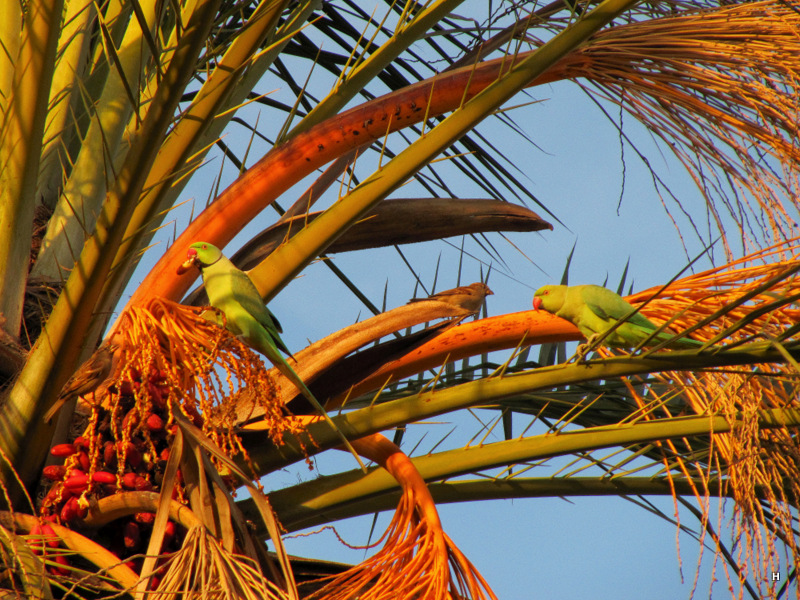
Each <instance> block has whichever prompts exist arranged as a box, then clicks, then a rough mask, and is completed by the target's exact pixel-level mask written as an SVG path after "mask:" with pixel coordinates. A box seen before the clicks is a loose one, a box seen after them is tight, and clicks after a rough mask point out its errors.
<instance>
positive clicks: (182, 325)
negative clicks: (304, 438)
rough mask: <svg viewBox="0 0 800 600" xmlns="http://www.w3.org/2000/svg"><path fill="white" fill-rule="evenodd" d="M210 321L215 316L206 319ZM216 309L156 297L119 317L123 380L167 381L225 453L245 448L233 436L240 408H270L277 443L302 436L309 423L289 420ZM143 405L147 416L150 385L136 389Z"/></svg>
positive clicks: (267, 415) (266, 411)
mask: <svg viewBox="0 0 800 600" xmlns="http://www.w3.org/2000/svg"><path fill="white" fill-rule="evenodd" d="M206 317H209V318H206ZM214 318H219V319H222V318H223V317H222V316H221V315H220V314H219V313H217V311H215V310H213V309H205V308H195V307H188V306H183V305H181V304H177V303H175V302H171V301H169V300H165V299H163V298H158V297H155V298H152V299H151V300H150V301H149V302H147V303H146V304H145V305H142V306H132V307H130V308H128V309H127V310H126V311H125V312H124V313H123V314H122V315H121V317H120V325H121V326H120V327H119V328H118V332H119V333H118V337H117V341H118V342H120V339H121V342H120V345H121V349H120V350H119V352H121V353H122V358H121V360H120V365H122V366H121V367H119V368H118V371H117V374H116V379H117V380H118V381H119V382H120V383H122V382H125V381H128V382H130V381H137V380H138V381H141V382H148V381H149V380H150V379H151V377H152V375H153V373H157V374H158V376H159V377H161V378H163V380H165V381H166V387H167V388H168V394H169V396H170V398H171V399H173V400H174V401H175V402H176V403H177V404H178V405H179V406H180V407H181V410H182V411H183V412H185V413H186V415H187V416H189V417H190V418H192V419H193V420H194V421H195V423H196V424H200V426H201V427H202V429H203V431H204V432H205V433H206V435H208V436H209V437H210V438H211V439H213V440H214V441H215V442H216V443H217V444H218V445H219V446H220V447H221V448H224V449H227V450H228V451H229V452H231V453H233V454H235V453H237V452H239V451H242V450H243V449H242V447H241V445H240V443H239V440H238V438H237V436H236V435H235V434H234V433H233V432H234V430H235V424H236V406H237V405H239V404H243V403H245V404H247V403H249V404H257V405H258V406H260V407H261V408H263V415H264V416H263V420H264V422H265V423H266V424H268V427H266V428H265V431H266V432H267V434H268V435H269V438H270V440H271V441H272V442H273V443H275V444H282V443H283V436H284V435H286V434H299V433H300V432H301V431H303V430H304V429H305V427H304V425H303V423H302V422H301V421H300V420H298V419H296V418H295V417H293V416H291V415H287V414H286V412H285V411H284V410H283V407H282V404H281V403H280V394H278V393H277V392H278V390H277V389H276V385H275V382H274V380H273V378H272V377H271V376H270V374H269V373H268V369H267V367H266V366H265V364H264V363H263V361H262V360H261V359H260V358H259V356H258V355H257V354H256V353H255V352H253V351H252V350H251V349H250V348H249V347H248V346H247V345H246V344H245V343H244V342H242V341H241V340H239V339H238V338H236V337H235V336H234V335H233V334H231V333H230V332H229V331H227V330H226V329H225V328H224V327H220V326H219V325H218V324H217V323H216V322H214V321H212V320H210V319H214ZM135 393H136V407H137V409H138V410H139V411H140V413H141V415H142V416H143V417H144V416H145V415H146V414H147V412H149V410H150V409H151V408H152V403H153V401H154V397H153V389H152V387H151V386H147V385H139V386H138V387H137V388H136V392H135ZM198 413H200V414H201V415H202V417H200V418H198Z"/></svg>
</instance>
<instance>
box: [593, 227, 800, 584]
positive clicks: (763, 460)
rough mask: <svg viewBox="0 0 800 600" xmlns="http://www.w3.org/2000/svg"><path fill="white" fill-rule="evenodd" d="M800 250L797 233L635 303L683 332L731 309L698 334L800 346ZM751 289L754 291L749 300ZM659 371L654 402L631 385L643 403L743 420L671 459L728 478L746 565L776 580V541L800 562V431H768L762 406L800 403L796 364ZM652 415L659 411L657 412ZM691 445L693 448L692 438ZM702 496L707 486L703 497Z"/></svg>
mask: <svg viewBox="0 0 800 600" xmlns="http://www.w3.org/2000/svg"><path fill="white" fill-rule="evenodd" d="M798 254H800V248H799V247H798V243H797V240H791V241H790V243H789V244H778V245H776V246H773V247H771V248H767V249H764V250H762V251H759V252H757V253H754V254H752V255H749V256H747V257H744V258H742V259H741V260H738V261H735V262H733V263H730V264H728V265H725V266H724V267H720V268H716V269H712V270H709V271H706V272H703V273H699V274H696V275H691V276H688V277H685V278H683V279H680V280H678V281H676V282H674V283H672V284H670V285H669V286H667V288H666V289H665V290H663V291H662V292H661V293H660V294H659V296H658V297H657V298H654V299H653V295H654V294H655V293H656V292H658V289H650V290H646V291H643V292H640V293H638V294H636V295H634V296H631V297H628V300H629V301H630V302H631V303H632V304H634V305H637V304H639V305H640V307H641V312H642V314H644V315H645V316H647V317H648V318H650V319H653V320H654V321H655V322H665V321H670V327H671V328H672V329H674V330H676V331H683V330H686V329H687V328H691V327H692V326H694V325H696V324H697V323H699V322H701V321H702V320H703V319H705V318H706V317H709V316H710V315H713V314H715V313H717V311H721V310H722V311H723V312H724V314H721V315H720V316H718V317H717V318H715V319H714V320H712V321H710V322H708V323H707V324H705V325H703V326H702V327H699V328H697V329H695V330H693V331H692V333H691V336H692V337H694V338H695V339H698V340H711V339H714V338H717V337H719V335H720V334H722V333H725V334H726V335H725V337H724V338H722V339H720V340H719V341H718V342H715V344H719V345H722V346H724V345H726V344H731V343H739V342H746V341H754V342H759V341H761V342H763V341H772V342H773V343H775V344H780V345H782V346H784V347H786V346H796V344H797V343H798V337H800V331H798V327H797V325H798V323H800V308H798V306H800V300H799V299H798V298H797V297H796V296H797V295H800V277H798V275H797V273H798V267H800V260H798ZM754 292H755V293H754ZM749 293H754V294H753V296H752V297H751V298H749V299H747V300H746V301H745V302H742V303H739V301H740V299H742V298H743V297H744V296H745V295H747V294H749ZM642 302H646V304H641V303H642ZM761 311H763V312H761ZM759 313H761V314H759ZM711 351H713V350H711ZM604 352H605V351H604ZM651 377H652V378H655V379H657V380H659V381H660V382H661V384H662V385H661V386H660V387H659V388H658V390H657V389H656V388H655V387H654V386H648V387H647V388H646V389H647V390H648V395H650V396H651V398H649V400H648V399H644V398H642V397H641V396H640V395H638V394H637V392H636V391H635V390H636V388H635V387H634V386H632V385H629V390H630V391H631V393H632V394H633V395H634V397H635V398H636V399H637V401H638V402H639V403H640V406H641V407H642V408H643V409H644V407H645V406H650V407H653V406H656V407H659V408H662V409H664V410H666V407H667V406H668V404H667V400H668V399H673V398H677V397H680V398H682V399H683V400H684V402H685V406H686V407H687V408H688V409H690V410H692V411H693V412H695V413H697V414H709V415H711V414H714V415H719V414H722V415H725V416H727V417H729V418H730V419H731V422H732V423H733V422H734V421H735V423H736V424H737V426H736V427H734V428H733V430H732V431H731V432H730V433H720V434H714V435H712V436H711V443H710V445H708V446H707V447H706V446H702V445H700V446H699V447H697V448H693V449H692V451H693V452H695V454H694V458H693V460H692V461H677V463H676V462H673V461H675V460H676V458H675V457H678V456H682V455H683V456H685V455H686V451H685V450H684V451H683V452H681V451H680V450H679V449H676V447H675V445H674V443H673V442H669V441H668V442H665V445H666V446H667V447H668V448H669V449H670V450H671V452H670V453H669V456H670V458H669V459H665V464H666V463H668V462H671V463H672V464H671V465H669V466H670V467H671V468H675V466H676V465H677V467H678V469H679V470H680V471H682V473H683V475H684V476H686V477H687V478H688V477H699V478H700V479H701V480H703V481H707V480H708V479H710V478H715V477H720V478H725V480H726V481H727V482H728V485H729V486H730V488H731V491H732V493H733V496H734V498H735V499H736V509H735V510H736V512H737V514H738V515H739V518H737V519H733V520H732V521H731V527H732V529H733V535H734V538H735V539H740V538H744V540H745V542H744V543H741V544H740V545H739V549H740V550H739V552H740V555H739V557H738V559H739V563H740V565H742V568H743V570H744V572H746V570H747V569H752V570H753V579H754V580H755V581H762V582H768V581H770V579H769V575H770V574H771V573H772V572H777V571H779V570H781V568H783V567H782V566H781V565H780V564H779V554H780V553H779V552H778V551H777V548H776V545H775V542H776V539H777V538H778V537H780V538H781V539H782V540H783V542H784V543H785V544H786V545H787V546H788V548H789V549H790V552H791V554H792V558H791V560H792V561H794V563H795V564H797V562H798V561H800V549H799V548H798V544H797V542H796V538H795V535H794V530H795V527H796V520H795V518H794V516H793V508H792V507H793V506H797V505H798V503H799V502H800V444H798V437H797V431H796V430H792V429H788V428H770V429H762V428H760V427H759V425H758V411H759V410H762V409H771V408H778V409H780V408H797V407H798V406H800V401H798V397H799V396H798V392H800V373H798V372H797V370H796V367H795V365H792V364H791V363H769V364H758V365H752V366H751V367H748V368H746V369H742V368H739V369H726V368H714V369H708V370H703V371H697V370H687V371H680V372H674V371H673V372H663V373H656V374H652V375H651ZM667 412H669V411H667ZM646 418H656V416H655V413H653V414H648V415H646ZM684 443H686V444H689V445H690V446H691V442H690V441H689V440H684ZM757 490H758V492H757ZM702 493H703V492H702V490H698V492H697V494H698V499H700V496H701V494H702ZM764 524H769V525H768V526H766V527H764V526H763V525H764ZM784 567H785V565H784ZM731 576H732V575H731ZM733 577H738V576H733Z"/></svg>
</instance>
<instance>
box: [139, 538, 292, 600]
mask: <svg viewBox="0 0 800 600" xmlns="http://www.w3.org/2000/svg"><path fill="white" fill-rule="evenodd" d="M151 595H152V596H153V597H156V598H159V599H160V600H170V599H173V598H174V599H177V598H188V597H194V596H195V595H196V596H198V597H202V598H208V599H209V600H264V599H267V600H282V599H284V598H289V596H288V595H287V594H286V593H285V592H284V591H282V590H281V589H279V588H278V587H276V586H275V585H274V584H272V583H271V582H270V581H268V580H267V579H266V578H265V577H264V575H263V574H262V573H261V570H260V569H259V568H258V565H256V564H254V563H252V562H251V561H250V560H248V559H247V558H245V557H243V556H240V555H237V554H234V553H232V552H229V551H227V550H225V549H224V548H223V547H222V545H221V544H220V543H219V540H217V539H216V538H214V537H213V536H212V535H210V534H209V533H208V531H207V530H206V529H205V528H204V527H193V528H192V529H190V530H189V532H188V533H187V534H186V539H185V540H184V543H183V547H182V548H181V549H180V550H179V551H178V552H176V553H175V555H174V556H173V557H172V558H171V559H170V561H169V563H168V566H167V569H166V572H165V573H164V576H163V578H162V579H161V582H160V584H159V586H158V590H157V592H155V593H152V594H151ZM148 597H150V596H148Z"/></svg>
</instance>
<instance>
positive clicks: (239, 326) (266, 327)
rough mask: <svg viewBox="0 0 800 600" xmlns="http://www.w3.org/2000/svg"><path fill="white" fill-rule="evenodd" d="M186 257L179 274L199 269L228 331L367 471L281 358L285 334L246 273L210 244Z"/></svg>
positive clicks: (194, 248) (192, 248) (194, 246)
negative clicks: (320, 419)
mask: <svg viewBox="0 0 800 600" xmlns="http://www.w3.org/2000/svg"><path fill="white" fill-rule="evenodd" d="M187 255H188V257H189V258H188V260H186V262H184V263H183V264H182V265H181V266H180V267H179V268H178V274H179V275H180V274H183V273H185V272H186V271H188V270H189V269H190V268H191V267H197V268H198V269H200V273H201V274H202V276H203V284H204V285H205V288H206V293H207V294H208V300H209V302H211V306H213V307H214V308H217V309H219V310H221V311H222V312H223V313H224V314H225V320H226V322H227V328H228V330H230V332H231V333H233V334H234V335H237V336H239V337H240V338H242V339H243V340H244V341H245V342H247V344H249V345H250V346H251V347H252V348H254V349H256V350H257V351H259V352H260V353H261V354H263V355H264V356H266V357H267V358H268V359H269V361H270V362H271V363H272V364H273V365H274V366H275V367H277V369H278V370H279V371H280V372H281V373H282V374H283V375H284V376H285V377H286V378H287V379H288V380H289V381H291V382H292V383H293V384H294V385H295V386H297V389H298V390H300V393H302V394H303V396H305V398H306V399H307V400H308V401H309V402H310V403H311V404H312V406H314V408H316V409H317V410H318V411H319V413H320V414H321V415H322V416H323V417H324V418H325V420H326V421H327V422H328V424H329V425H330V426H331V427H332V428H333V429H334V430H335V431H336V432H337V433H338V434H339V436H340V437H341V438H342V441H343V442H344V445H345V446H346V447H347V449H348V450H350V451H351V452H352V453H353V456H355V457H356V460H357V461H358V463H359V464H360V465H361V467H362V468H365V467H364V465H363V463H362V462H361V460H360V459H359V457H358V454H356V452H355V450H353V447H352V446H351V445H350V442H349V441H348V440H347V438H345V437H344V434H342V432H341V431H340V430H339V428H338V427H336V425H335V423H334V422H333V421H332V420H331V418H330V417H329V416H328V413H327V412H325V409H324V408H323V406H322V404H320V402H319V401H318V400H317V399H316V398H315V397H314V394H312V393H311V390H309V389H308V387H307V386H306V384H305V383H304V382H303V380H302V379H301V378H300V376H299V375H298V374H297V373H295V370H294V369H293V368H292V367H291V365H289V363H288V362H286V359H285V358H283V356H282V355H281V352H280V351H283V352H284V353H286V354H287V355H289V356H292V353H291V352H289V349H288V348H287V347H286V344H284V343H283V340H282V339H281V336H280V333H282V331H283V330H282V329H281V327H280V324H279V323H278V321H277V319H276V318H275V316H274V315H273V314H272V312H270V310H269V309H268V308H267V307H266V306H265V305H264V302H263V300H262V299H261V295H260V294H259V293H258V290H257V289H256V286H255V284H254V283H253V281H252V280H251V279H250V277H248V275H247V273H245V272H244V271H241V270H239V269H237V268H236V266H235V265H234V264H233V263H232V262H231V261H230V260H228V259H227V258H226V257H225V256H224V255H223V254H222V251H221V250H220V249H219V248H217V247H216V246H214V245H212V244H209V243H208V242H195V243H194V244H192V245H191V246H189V250H188V252H187ZM279 350H280V351H279ZM292 358H294V357H292Z"/></svg>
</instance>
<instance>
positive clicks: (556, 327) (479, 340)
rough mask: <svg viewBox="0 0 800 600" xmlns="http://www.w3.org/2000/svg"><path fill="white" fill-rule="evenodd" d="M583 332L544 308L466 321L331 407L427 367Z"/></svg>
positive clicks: (574, 337)
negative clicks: (544, 310)
mask: <svg viewBox="0 0 800 600" xmlns="http://www.w3.org/2000/svg"><path fill="white" fill-rule="evenodd" d="M581 339H583V336H582V335H581V333H580V332H579V331H578V329H577V328H576V327H575V326H574V325H573V324H572V323H570V322H569V321H565V320H564V319H562V318H560V317H556V316H554V315H551V314H550V313H546V312H543V311H534V310H528V311H523V312H517V313H510V314H507V315H499V316H496V317H489V318H488V319H481V320H479V321H473V322H471V323H462V324H461V325H459V326H457V327H452V328H450V329H448V330H447V331H445V332H444V333H443V334H442V335H440V336H438V337H436V338H434V339H433V340H431V341H430V342H428V343H427V344H423V345H422V346H420V347H419V348H417V349H416V350H414V351H413V352H410V353H409V354H407V355H405V356H404V357H402V358H399V359H397V360H395V361H393V362H391V363H389V364H387V365H384V366H383V367H382V368H381V369H379V370H378V371H376V372H375V373H373V374H372V375H371V376H369V377H368V378H366V379H364V380H363V381H361V382H360V383H359V384H357V385H356V386H354V387H352V388H351V389H350V391H348V392H347V394H343V395H340V396H339V397H337V398H333V399H332V400H331V401H330V402H329V403H328V407H329V408H332V407H335V406H339V405H341V404H342V403H343V402H344V400H345V398H347V397H355V396H359V395H361V394H365V393H367V392H369V391H372V390H376V389H378V388H380V387H381V386H383V385H385V384H386V383H388V382H389V381H399V380H400V379H403V378H404V377H408V376H409V375H414V374H415V373H419V372H421V371H424V370H426V369H433V368H436V367H439V366H441V365H442V364H443V363H445V362H447V361H454V360H459V359H461V358H465V357H467V356H474V355H476V354H480V353H481V352H491V351H493V350H505V349H507V348H515V347H516V346H529V345H531V344H546V343H549V342H567V341H574V340H581Z"/></svg>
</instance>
